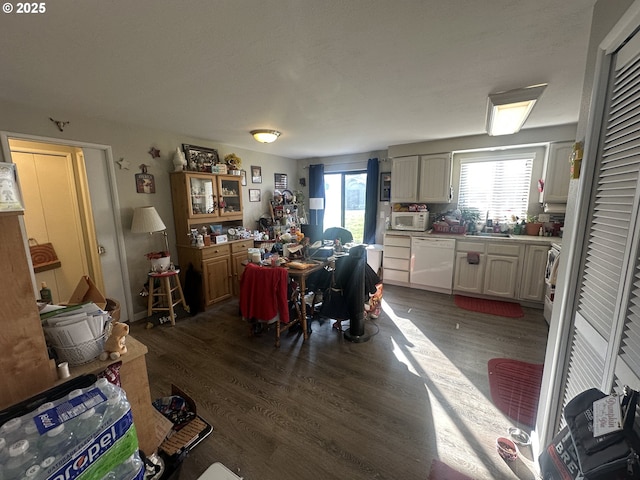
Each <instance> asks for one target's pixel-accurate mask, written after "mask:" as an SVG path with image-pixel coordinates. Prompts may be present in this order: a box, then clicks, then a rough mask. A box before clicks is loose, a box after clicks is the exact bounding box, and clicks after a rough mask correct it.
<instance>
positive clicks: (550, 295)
mask: <svg viewBox="0 0 640 480" xmlns="http://www.w3.org/2000/svg"><path fill="white" fill-rule="evenodd" d="M560 249H561V246H560V245H559V244H557V243H552V244H551V248H550V249H549V252H548V253H547V266H546V267H545V270H544V283H545V284H546V288H545V295H544V319H545V320H546V321H547V323H550V322H551V313H552V312H553V299H554V297H555V294H556V278H557V277H558V265H559V264H560Z"/></svg>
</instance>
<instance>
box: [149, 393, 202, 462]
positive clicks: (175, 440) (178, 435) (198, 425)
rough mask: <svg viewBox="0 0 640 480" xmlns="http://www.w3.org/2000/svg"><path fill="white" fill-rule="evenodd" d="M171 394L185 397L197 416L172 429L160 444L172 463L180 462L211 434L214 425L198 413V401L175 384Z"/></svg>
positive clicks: (190, 409)
mask: <svg viewBox="0 0 640 480" xmlns="http://www.w3.org/2000/svg"><path fill="white" fill-rule="evenodd" d="M171 395H177V396H180V397H182V398H184V399H185V401H186V403H187V405H188V407H189V411H190V412H193V413H194V414H195V415H196V416H195V418H194V419H193V420H191V421H190V422H189V423H187V424H186V425H184V426H182V427H181V428H180V429H179V430H175V429H172V430H171V431H170V432H169V434H168V435H167V436H166V438H165V439H164V441H163V442H162V443H161V444H160V450H161V451H162V452H163V453H164V454H165V455H167V456H168V458H169V460H170V463H175V462H179V461H180V460H182V458H183V457H184V456H185V455H186V454H187V453H188V452H189V451H190V450H191V449H192V448H193V447H195V446H196V445H197V444H198V443H200V442H201V441H202V440H203V439H204V438H206V437H207V436H209V434H210V433H211V432H212V431H213V427H212V426H211V425H209V424H208V423H207V422H206V421H205V420H203V419H202V418H201V417H199V416H198V414H197V409H196V403H195V402H194V401H193V399H192V398H191V397H190V396H189V395H188V394H186V393H185V392H183V391H182V390H181V389H180V388H178V387H176V386H175V385H171Z"/></svg>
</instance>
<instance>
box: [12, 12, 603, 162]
mask: <svg viewBox="0 0 640 480" xmlns="http://www.w3.org/2000/svg"><path fill="white" fill-rule="evenodd" d="M594 3H595V0H565V1H558V0H535V1H531V0H447V1H442V0H422V1H420V0H347V1H345V0H320V1H318V0H235V1H232V0H188V1H175V0H153V1H151V0H137V1H131V0H56V1H55V2H46V3H45V5H46V10H47V11H46V13H44V14H29V15H27V14H17V13H15V12H13V13H9V14H3V15H1V16H0V29H1V31H2V36H3V45H2V48H1V49H0V65H1V69H2V74H1V75H0V98H2V99H5V100H8V101H12V102H18V103H21V104H24V105H26V106H34V107H44V108H45V110H48V111H50V115H51V116H52V117H54V118H56V119H60V120H65V121H70V122H71V125H70V127H72V126H73V122H74V115H78V116H79V117H89V118H95V119H100V120H107V121H116V122H120V123H127V124H133V125H141V126H144V127H149V128H154V129H155V128H157V129H162V130H167V131H171V132H177V133H179V134H184V135H188V136H191V137H197V138H202V139H207V140H210V141H213V142H221V143H224V144H227V145H233V146H237V147H241V148H246V149H250V150H255V151H261V152H266V153H270V154H275V155H280V156H284V157H289V158H294V159H299V158H311V157H321V156H330V155H342V154H349V153H360V152H371V151H377V150H385V149H386V148H387V147H388V146H389V145H397V144H405V143H413V142H421V141H429V140H435V139H441V138H451V137H459V136H467V135H476V134H482V133H484V132H485V115H486V101H487V95H488V94H489V93H493V92H498V91H504V90H508V89H512V88H519V87H524V86H527V85H533V84H538V83H548V84H549V86H548V87H547V89H546V91H545V92H544V94H543V96H542V98H541V100H540V101H539V102H538V104H537V105H536V107H535V108H534V110H533V112H532V114H531V116H530V117H529V120H528V121H527V123H526V124H525V128H535V127H542V126H549V125H562V124H568V123H574V122H576V121H577V120H578V111H579V107H580V97H581V93H582V83H583V78H584V74H585V64H586V54H587V43H588V37H589V27H590V22H591V10H592V7H593V5H594ZM5 5H6V4H5ZM14 5H16V3H15V2H14ZM68 128H69V127H68ZM255 128H274V129H278V130H281V131H282V136H281V137H280V139H279V140H278V141H277V142H275V143H273V144H269V145H265V144H259V143H257V142H255V140H253V139H252V138H251V136H250V135H249V133H248V132H249V130H252V129H255ZM70 135H72V133H70Z"/></svg>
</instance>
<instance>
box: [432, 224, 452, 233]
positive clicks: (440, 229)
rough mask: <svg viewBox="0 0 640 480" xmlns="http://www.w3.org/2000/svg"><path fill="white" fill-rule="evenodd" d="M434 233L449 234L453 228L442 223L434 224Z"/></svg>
mask: <svg viewBox="0 0 640 480" xmlns="http://www.w3.org/2000/svg"><path fill="white" fill-rule="evenodd" d="M433 231H434V232H436V233H449V232H450V231H451V227H450V226H449V225H443V224H440V223H434V224H433Z"/></svg>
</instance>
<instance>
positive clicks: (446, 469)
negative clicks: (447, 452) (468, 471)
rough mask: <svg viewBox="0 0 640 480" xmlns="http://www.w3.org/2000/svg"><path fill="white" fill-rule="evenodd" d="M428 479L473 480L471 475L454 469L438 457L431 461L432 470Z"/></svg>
mask: <svg viewBox="0 0 640 480" xmlns="http://www.w3.org/2000/svg"><path fill="white" fill-rule="evenodd" d="M428 480H473V479H472V478H471V477H467V476H466V475H464V474H462V473H460V472H458V471H457V470H454V469H453V468H451V467H450V466H449V465H447V464H446V463H442V462H441V461H440V460H438V459H437V458H434V459H433V461H432V462H431V471H430V472H429V478H428Z"/></svg>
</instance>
